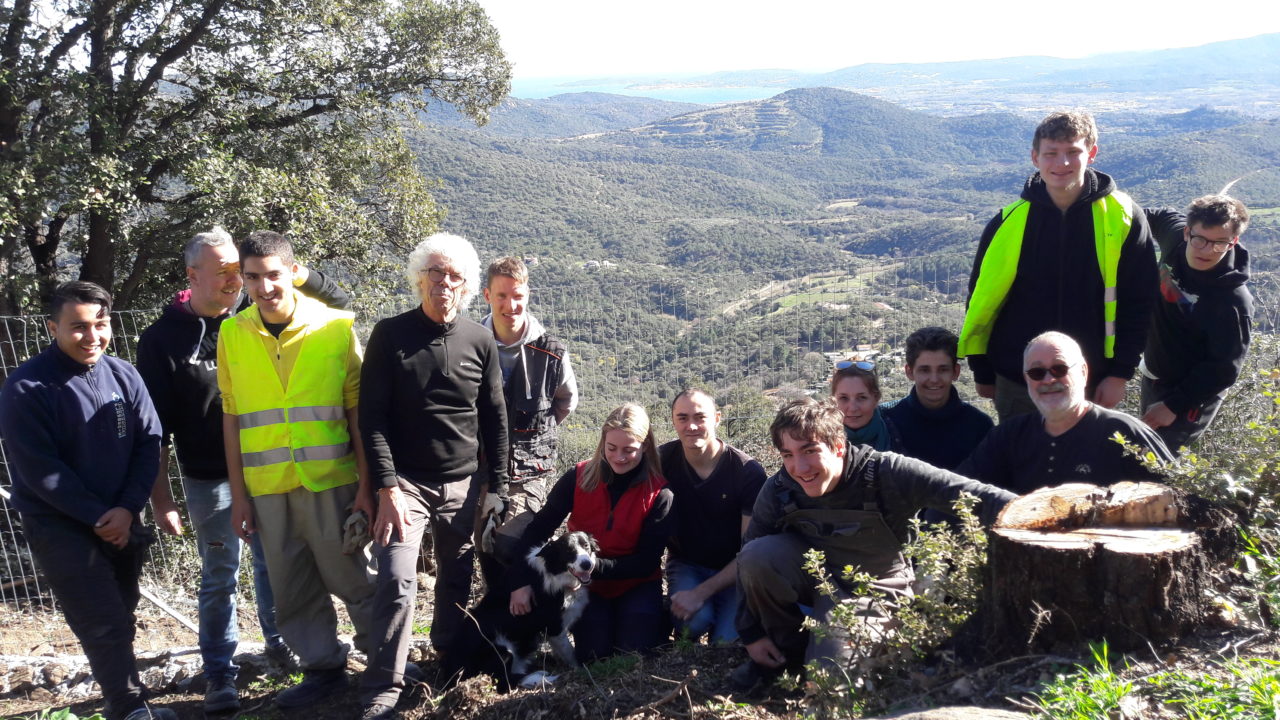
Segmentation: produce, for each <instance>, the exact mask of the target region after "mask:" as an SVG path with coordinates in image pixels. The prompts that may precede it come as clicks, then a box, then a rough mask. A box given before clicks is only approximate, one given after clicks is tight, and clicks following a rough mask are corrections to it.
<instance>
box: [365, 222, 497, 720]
mask: <svg viewBox="0 0 1280 720" xmlns="http://www.w3.org/2000/svg"><path fill="white" fill-rule="evenodd" d="M408 279H409V282H410V284H411V285H412V287H413V288H414V289H415V290H416V291H417V293H418V296H419V297H420V299H421V304H420V305H419V306H418V307H415V308H413V309H412V310H409V311H408V312H405V313H402V314H400V315H395V316H393V317H389V318H384V319H382V320H380V321H379V322H378V324H377V325H375V326H374V328H373V332H372V333H371V334H370V336H369V344H368V347H367V348H366V350H365V357H364V367H363V371H362V373H361V376H360V380H361V384H360V428H361V431H362V433H363V437H364V443H365V447H366V448H367V450H368V453H369V475H370V482H371V483H372V486H373V488H374V489H375V490H376V491H377V512H376V514H375V516H374V520H373V523H372V526H371V528H370V532H371V534H372V535H373V538H374V541H375V543H376V546H377V547H376V552H377V558H378V580H377V590H376V595H375V598H374V608H375V609H374V621H373V626H374V630H373V632H374V637H375V638H376V642H377V644H378V647H377V648H375V650H374V651H373V652H372V653H371V654H370V655H369V667H368V670H366V671H365V675H364V679H363V681H362V683H361V690H362V693H361V694H362V700H363V702H364V713H363V716H362V717H363V719H364V720H385V719H386V718H390V717H393V715H394V708H395V704H396V701H397V700H398V699H399V697H400V692H401V691H402V690H403V688H404V678H403V674H402V672H401V668H402V667H404V664H405V659H406V657H407V656H408V652H409V640H410V637H411V635H412V632H413V630H412V629H413V626H414V622H413V614H414V608H413V606H414V600H415V596H416V594H417V582H416V579H417V575H416V572H415V571H416V567H417V562H418V553H419V547H420V543H421V541H422V533H423V531H424V529H425V527H426V524H427V523H428V522H430V523H431V534H432V535H433V537H434V539H435V555H436V586H435V598H434V599H435V603H434V605H435V607H434V610H433V615H432V619H431V644H432V646H433V647H434V648H435V650H436V655H437V658H438V659H443V658H444V657H445V656H447V655H449V654H450V653H454V652H457V648H456V647H455V644H456V642H457V638H459V637H465V633H462V632H460V631H461V630H462V629H463V627H464V625H463V624H464V623H469V622H472V620H471V619H470V618H469V617H468V616H467V615H466V613H465V610H464V608H466V607H467V604H468V596H469V594H470V591H471V576H472V567H473V565H474V559H475V551H474V546H473V544H472V539H471V538H472V529H473V526H474V523H475V516H476V506H477V503H479V502H480V501H481V499H482V496H484V497H483V499H484V503H485V506H486V507H492V508H494V509H495V511H496V512H497V513H498V514H499V515H500V516H501V515H502V514H503V511H504V509H505V506H506V505H507V486H508V464H507V452H508V442H507V411H506V404H505V402H504V401H503V394H502V367H501V361H500V360H499V356H498V348H497V346H496V345H495V344H494V339H493V333H492V332H491V331H490V330H489V329H488V328H485V327H484V326H483V325H481V324H479V323H477V322H475V321H473V320H471V319H469V318H467V317H466V316H465V314H464V313H465V312H466V308H467V305H468V303H469V302H470V301H471V298H472V296H473V295H474V293H475V290H476V289H478V288H479V285H480V259H479V257H477V255H476V251H475V248H473V247H472V246H471V243H470V242H468V241H467V240H465V239H464V238H461V237H458V236H457V235H449V234H445V233H437V234H435V235H432V236H431V237H429V238H427V239H426V240H423V241H422V242H421V243H419V244H418V246H417V247H416V248H414V250H413V252H412V253H411V254H410V255H409V267H408ZM481 453H483V455H484V461H485V463H484V464H485V466H486V467H488V468H489V471H488V472H487V473H484V474H483V475H482V474H481V473H479V472H477V471H478V469H479V462H478V460H479V458H480V456H481Z"/></svg>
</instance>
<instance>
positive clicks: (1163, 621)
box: [986, 482, 1225, 654]
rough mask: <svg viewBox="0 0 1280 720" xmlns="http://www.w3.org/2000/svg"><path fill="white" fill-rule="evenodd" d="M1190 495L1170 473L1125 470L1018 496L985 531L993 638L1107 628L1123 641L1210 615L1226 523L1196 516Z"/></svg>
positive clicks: (1002, 646) (1016, 648)
mask: <svg viewBox="0 0 1280 720" xmlns="http://www.w3.org/2000/svg"><path fill="white" fill-rule="evenodd" d="M1189 507H1190V503H1189V501H1188V498H1186V497H1185V496H1182V495H1180V494H1178V493H1177V492H1175V491H1174V490H1172V489H1171V488H1168V487H1166V486H1164V485H1160V484H1158V483H1130V482H1125V483H1118V484H1116V485H1112V486H1110V487H1104V488H1100V487H1095V486H1093V485H1085V484H1068V485H1062V486H1059V487H1054V488H1045V489H1042V490H1039V491H1036V492H1034V493H1031V494H1029V495H1025V496H1023V497H1021V498H1018V499H1016V500H1014V501H1013V502H1011V503H1010V504H1009V505H1008V506H1007V507H1006V508H1005V509H1004V511H1003V512H1001V514H1000V518H999V519H998V520H997V521H996V525H995V527H994V528H993V530H992V532H991V535H990V564H989V572H990V582H989V583H988V590H987V592H988V597H987V606H988V607H987V612H988V615H987V617H988V626H987V627H988V631H987V633H986V635H987V637H988V639H989V641H991V642H992V644H993V647H992V648H991V649H993V650H995V652H996V653H997V654H1004V653H1020V652H1027V651H1028V650H1030V651H1052V650H1055V649H1060V648H1061V647H1062V646H1064V645H1065V646H1075V645H1078V644H1079V643H1081V642H1083V641H1091V640H1101V639H1104V638H1105V639H1106V640H1107V641H1108V643H1109V644H1110V645H1111V646H1112V647H1113V648H1116V649H1119V650H1124V649H1130V648H1136V647H1146V646H1147V644H1148V643H1151V644H1154V645H1160V644H1162V643H1168V642H1174V641H1176V640H1178V639H1179V638H1181V637H1182V636H1184V635H1185V634H1186V633H1188V632H1190V631H1191V630H1192V629H1193V628H1195V627H1196V626H1197V625H1198V624H1199V623H1200V622H1201V620H1202V619H1203V618H1204V617H1206V615H1207V610H1208V608H1207V603H1208V597H1209V590H1210V589H1211V583H1212V572H1211V570H1213V569H1214V568H1215V567H1217V566H1218V565H1219V562H1220V558H1221V557H1222V556H1224V555H1225V553H1219V552H1217V551H1216V549H1215V548H1212V547H1210V546H1211V545H1213V544H1215V543H1217V542H1220V537H1221V533H1220V532H1219V530H1220V528H1217V527H1199V526H1197V522H1196V521H1195V520H1193V519H1192V517H1191V515H1192V513H1191V512H1190V511H1189ZM1206 517H1210V516H1206ZM1211 517H1212V518H1214V519H1213V520H1212V521H1211V522H1210V523H1209V524H1220V523H1221V522H1222V521H1223V516H1221V515H1212V516H1211ZM1206 538H1210V539H1209V540H1208V541H1206Z"/></svg>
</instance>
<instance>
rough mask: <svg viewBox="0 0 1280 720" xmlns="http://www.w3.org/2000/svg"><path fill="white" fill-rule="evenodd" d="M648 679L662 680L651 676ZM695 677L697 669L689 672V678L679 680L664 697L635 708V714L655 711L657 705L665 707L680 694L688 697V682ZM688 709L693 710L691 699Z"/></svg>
mask: <svg viewBox="0 0 1280 720" xmlns="http://www.w3.org/2000/svg"><path fill="white" fill-rule="evenodd" d="M650 677H653V678H654V679H655V680H664V678H660V677H655V676H652V675H651V676H650ZM696 677H698V670H697V668H695V669H693V670H690V671H689V677H687V678H685V679H684V680H681V681H680V682H679V684H677V685H676V686H675V687H674V688H672V689H671V692H669V693H667V694H666V695H663V696H662V697H660V698H658V699H657V700H654V701H653V702H651V703H649V704H648V705H644V706H642V707H639V708H636V712H645V711H646V710H657V709H658V706H659V705H665V704H667V703H669V702H671V701H672V700H675V699H676V698H678V697H680V695H681V694H684V696H685V697H689V693H688V691H687V690H686V688H687V687H688V686H689V683H690V681H692V680H693V679H694V678H696ZM666 682H674V681H672V680H666ZM689 708H690V710H692V709H693V700H692V698H690V700H689Z"/></svg>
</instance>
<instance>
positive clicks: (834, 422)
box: [769, 397, 845, 450]
mask: <svg viewBox="0 0 1280 720" xmlns="http://www.w3.org/2000/svg"><path fill="white" fill-rule="evenodd" d="M783 433H786V434H787V435H789V436H791V437H792V438H793V439H796V440H813V441H816V442H820V443H822V444H824V445H826V446H827V447H829V448H833V449H834V448H837V447H843V446H844V445H845V434H844V415H843V414H842V413H841V412H840V408H838V407H836V403H835V401H834V400H831V399H830V398H828V399H826V400H823V401H821V402H819V401H817V400H814V399H813V398H810V397H805V398H800V399H798V400H792V401H791V402H788V403H787V404H786V405H783V406H782V409H780V410H778V414H777V415H775V416H774V418H773V424H771V425H770V426H769V436H770V437H771V438H773V446H774V447H775V448H777V449H778V450H781V449H782V434H783Z"/></svg>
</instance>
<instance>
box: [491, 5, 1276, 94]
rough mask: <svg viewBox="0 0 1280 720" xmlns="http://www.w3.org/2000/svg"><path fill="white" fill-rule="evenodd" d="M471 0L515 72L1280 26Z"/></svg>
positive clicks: (1046, 49)
mask: <svg viewBox="0 0 1280 720" xmlns="http://www.w3.org/2000/svg"><path fill="white" fill-rule="evenodd" d="M478 1H479V3H480V5H481V6H482V7H483V8H484V9H485V11H486V12H487V13H488V15H489V18H490V20H491V21H492V22H493V24H494V26H495V27H496V28H497V29H498V32H499V33H500V34H501V36H502V46H503V49H504V50H505V51H506V53H507V57H508V59H509V60H511V61H512V63H513V64H514V79H515V80H516V82H517V83H519V82H520V81H521V80H528V79H533V78H565V77H601V76H605V75H645V76H653V75H655V74H663V75H678V74H699V73H709V72H717V71H722V70H757V69H788V70H803V71H817V72H824V71H830V70H837V69H839V68H844V67H849V66H852V65H859V64H861V63H867V62H884V63H897V62H940V61H947V60H976V59H987V58H1002V57H1016V56H1020V55H1050V56H1054V57H1064V58H1073V57H1084V56H1086V55H1096V54H1099V53H1106V52H1120V51H1124V50H1153V49H1163V48H1171V47H1190V46H1194V45H1203V44H1205V43H1209V42H1215V41H1218V40H1228V39H1238V38H1244V37H1252V36H1254V35H1261V34H1264V33H1272V32H1280V4H1278V3H1277V2H1276V0H1196V1H1195V2H1189V1H1187V0H1164V1H1163V2H1152V1H1151V0H1137V1H1135V0H1112V1H1111V2H1109V3H1106V2H1096V1H1088V2H1074V3H1073V2H1055V1H1053V0H1048V1H1045V0H1040V1H1038V2H1037V0H971V1H970V2H954V1H951V2H946V3H941V2H936V0H933V1H927V2H925V3H916V2H909V1H907V2H903V1H895V0H887V1H880V2H868V0H825V1H824V0H775V1H774V2H768V3H766V2H761V0H737V1H736V2H726V1H724V0H645V2H642V3H638V2H633V1H632V0H478ZM1063 8H1077V9H1074V10H1063ZM1205 8H1211V9H1212V12H1211V13H1210V12H1207V11H1206V9H1205Z"/></svg>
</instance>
